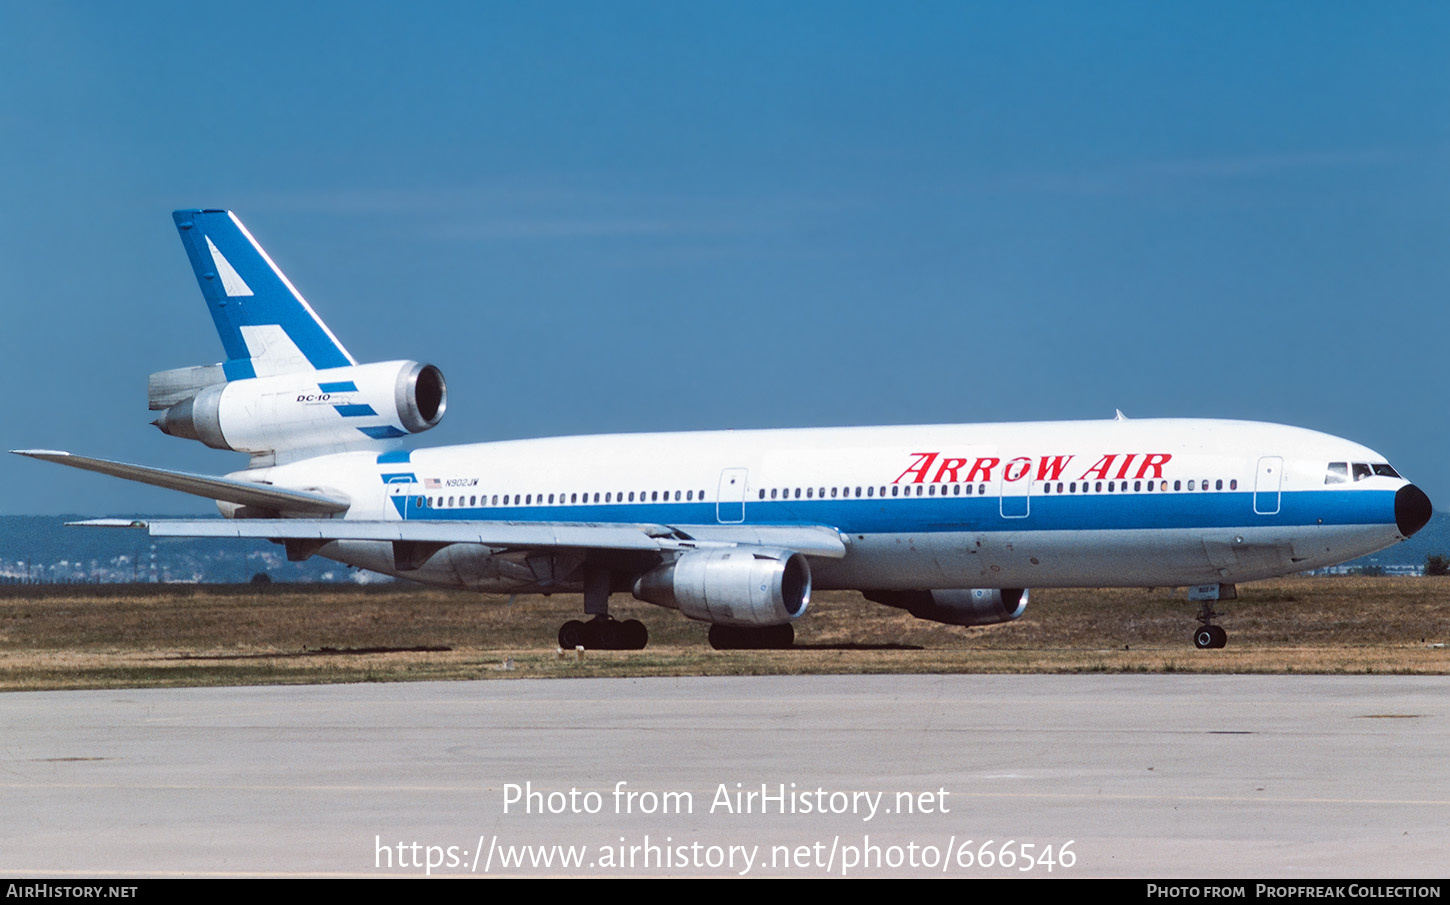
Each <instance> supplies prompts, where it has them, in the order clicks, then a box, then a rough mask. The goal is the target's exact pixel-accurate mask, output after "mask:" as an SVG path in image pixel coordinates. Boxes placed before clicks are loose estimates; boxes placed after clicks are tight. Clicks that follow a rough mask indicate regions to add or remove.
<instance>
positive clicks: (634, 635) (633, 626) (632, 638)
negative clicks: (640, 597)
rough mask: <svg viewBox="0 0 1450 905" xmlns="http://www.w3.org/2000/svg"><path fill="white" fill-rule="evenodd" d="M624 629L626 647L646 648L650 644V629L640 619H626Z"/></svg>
mask: <svg viewBox="0 0 1450 905" xmlns="http://www.w3.org/2000/svg"><path fill="white" fill-rule="evenodd" d="M622 627H623V629H624V649H625V650H644V649H645V647H646V646H648V645H649V629H647V628H645V627H644V623H643V622H640V621H639V620H638V619H626V620H625V621H624V623H623V624H622Z"/></svg>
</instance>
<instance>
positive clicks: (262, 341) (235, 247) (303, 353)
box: [171, 210, 357, 380]
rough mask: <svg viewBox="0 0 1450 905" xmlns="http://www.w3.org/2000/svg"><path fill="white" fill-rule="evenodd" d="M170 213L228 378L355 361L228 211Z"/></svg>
mask: <svg viewBox="0 0 1450 905" xmlns="http://www.w3.org/2000/svg"><path fill="white" fill-rule="evenodd" d="M171 216H172V219H174V220H175V221H176V228H177V230H178V231H179V232H180V233H181V243H182V244H183V245H184V246H186V256H187V257H188V258H190V259H191V269H192V270H193V271H194V272H195V273H196V281H197V283H198V284H200V286H201V294H202V295H203V296H205V297H206V305H207V309H208V310H210V311H211V317H212V320H213V321H214V322H215V323H216V329H217V333H218V334H220V336H221V340H222V347H223V348H224V349H226V354H227V361H226V362H225V364H224V365H223V369H224V371H225V373H226V376H227V379H229V380H237V379H241V378H245V377H269V376H273V375H276V374H295V373H297V372H299V371H312V370H320V369H323V368H340V367H346V366H348V365H355V364H357V361H356V360H355V359H354V358H353V357H352V356H351V355H350V354H348V351H347V349H345V348H343V345H342V343H340V342H338V340H337V337H335V336H333V335H332V331H331V330H329V329H327V325H326V324H324V323H323V322H322V320H321V318H319V317H318V316H317V314H316V313H315V312H314V311H313V310H312V307H311V306H310V305H308V304H307V300H306V299H304V298H303V297H302V294H301V293H299V292H298V291H297V289H296V287H294V286H293V285H292V283H291V282H290V281H289V280H288V279H287V277H286V276H285V275H284V274H283V273H282V271H281V270H279V269H278V268H277V265H276V264H274V263H272V259H271V258H269V257H268V256H267V253H266V252H265V251H263V250H262V246H260V245H258V244H257V240H256V239H253V238H252V234H251V233H249V232H247V228H246V227H245V226H243V225H242V221H240V220H238V219H237V217H236V215H235V214H233V213H232V212H231V211H217V210H186V211H175V212H173V213H172V215H171Z"/></svg>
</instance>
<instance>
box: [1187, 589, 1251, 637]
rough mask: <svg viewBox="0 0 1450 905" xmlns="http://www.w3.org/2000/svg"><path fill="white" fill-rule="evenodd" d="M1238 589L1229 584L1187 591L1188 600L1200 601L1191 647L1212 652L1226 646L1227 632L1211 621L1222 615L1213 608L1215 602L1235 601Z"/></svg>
mask: <svg viewBox="0 0 1450 905" xmlns="http://www.w3.org/2000/svg"><path fill="white" fill-rule="evenodd" d="M1238 596H1239V593H1238V588H1236V587H1234V586H1233V585H1231V584H1223V585H1220V584H1207V585H1198V586H1197V587H1192V588H1189V589H1188V599H1189V600H1197V601H1200V604H1201V605H1200V607H1199V610H1198V626H1199V627H1198V629H1197V630H1196V631H1195V632H1194V633H1193V646H1194V647H1196V648H1198V649H1199V650H1212V649H1217V648H1220V647H1223V646H1224V645H1226V644H1228V632H1226V631H1224V629H1223V626H1221V625H1214V624H1213V620H1214V617H1216V616H1222V615H1223V614H1222V613H1219V612H1216V611H1215V610H1214V608H1213V602H1214V601H1215V600H1236V599H1237V598H1238Z"/></svg>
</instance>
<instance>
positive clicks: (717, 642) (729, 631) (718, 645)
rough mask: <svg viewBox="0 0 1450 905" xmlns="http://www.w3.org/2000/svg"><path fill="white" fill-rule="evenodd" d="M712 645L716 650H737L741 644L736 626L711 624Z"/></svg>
mask: <svg viewBox="0 0 1450 905" xmlns="http://www.w3.org/2000/svg"><path fill="white" fill-rule="evenodd" d="M710 646H711V647H713V648H714V649H715V650H735V649H736V648H738V647H739V646H740V644H739V637H738V636H737V634H736V631H735V627H734V626H731V625H712V626H710Z"/></svg>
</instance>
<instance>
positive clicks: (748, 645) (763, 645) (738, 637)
mask: <svg viewBox="0 0 1450 905" xmlns="http://www.w3.org/2000/svg"><path fill="white" fill-rule="evenodd" d="M793 644H795V626H793V625H791V624H790V623H786V624H785V625H768V626H765V627H763V628H744V627H742V626H738V625H712V626H710V646H711V647H713V648H715V650H786V649H788V648H790V647H791V646H792V645H793Z"/></svg>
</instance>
